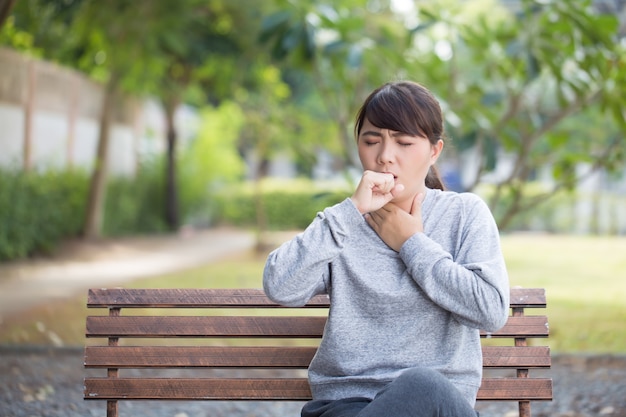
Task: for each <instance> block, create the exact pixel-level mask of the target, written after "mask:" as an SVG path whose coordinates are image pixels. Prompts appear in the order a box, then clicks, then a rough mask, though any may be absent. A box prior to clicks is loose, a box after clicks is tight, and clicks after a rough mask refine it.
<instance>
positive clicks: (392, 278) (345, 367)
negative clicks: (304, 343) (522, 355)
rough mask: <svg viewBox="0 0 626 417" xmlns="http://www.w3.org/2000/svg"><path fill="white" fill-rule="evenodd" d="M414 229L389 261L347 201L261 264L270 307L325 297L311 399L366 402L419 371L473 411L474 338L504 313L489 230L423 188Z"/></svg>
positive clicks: (482, 219) (471, 207)
mask: <svg viewBox="0 0 626 417" xmlns="http://www.w3.org/2000/svg"><path fill="white" fill-rule="evenodd" d="M422 220H423V222H424V233H417V234H415V235H413V236H412V237H411V238H410V239H408V240H407V241H406V242H405V243H404V245H403V246H402V248H401V249H400V252H396V251H394V250H393V249H391V248H389V247H388V246H387V245H386V244H385V243H384V242H383V241H382V240H381V239H380V238H379V237H378V235H377V234H376V232H375V231H374V230H373V229H371V228H370V226H369V225H368V224H367V222H366V221H365V219H364V218H363V216H362V215H361V214H360V213H359V211H358V210H357V209H356V207H355V206H354V204H353V203H352V201H351V200H350V199H346V200H345V201H343V202H341V203H339V204H337V205H335V206H333V207H329V208H326V209H325V210H324V211H323V212H320V213H318V215H317V216H316V218H315V220H314V221H313V222H312V223H311V224H310V225H309V226H308V227H307V228H306V230H305V231H304V232H303V233H301V234H299V235H298V236H296V237H295V238H294V239H292V240H291V241H288V242H285V243H284V244H283V245H281V246H280V247H279V248H278V249H276V250H275V251H273V252H272V253H271V254H270V255H269V257H268V259H267V263H266V265H265V271H264V274H263V286H264V290H265V293H266V294H267V295H268V297H269V298H270V299H272V300H274V301H275V302H278V303H280V304H283V305H287V306H301V305H304V304H305V303H306V302H307V301H308V300H309V299H310V298H311V297H312V296H314V295H316V294H328V295H329V296H330V303H331V307H330V311H329V316H328V321H327V323H326V327H325V329H324V336H323V338H322V341H321V343H320V346H319V348H318V351H317V353H316V355H315V357H314V358H313V361H312V362H311V365H310V367H309V383H310V386H311V392H312V393H313V398H314V399H327V400H333V399H340V398H346V397H369V398H373V397H374V396H375V395H376V393H377V392H378V391H380V390H381V389H382V388H383V387H384V386H385V385H386V384H388V383H389V382H391V381H392V380H393V379H395V378H396V377H397V376H398V375H399V374H400V373H401V372H402V371H403V370H405V369H408V368H412V367H427V368H431V369H435V370H437V371H439V372H441V373H442V374H443V375H444V376H446V377H447V378H448V379H449V380H450V381H451V382H452V383H453V384H454V385H455V386H456V387H457V388H458V389H459V390H460V391H461V392H462V393H463V395H464V396H465V397H466V398H467V401H468V402H469V403H470V404H471V405H472V406H473V405H474V404H475V401H476V393H477V391H478V388H479V386H480V380H481V376H482V375H481V373H482V355H481V347H480V338H479V329H483V330H485V331H488V332H493V331H496V330H498V329H499V328H501V327H502V326H503V325H504V323H505V322H506V320H507V316H508V311H509V310H508V308H509V285H508V276H507V272H506V267H505V263H504V259H503V257H502V253H501V250H500V239H499V233H498V229H497V226H496V224H495V222H494V220H493V217H492V215H491V213H490V211H489V209H488V207H487V206H486V204H485V203H484V202H483V201H482V200H481V199H480V198H479V197H477V196H476V195H473V194H469V193H463V194H457V193H454V192H443V191H440V190H428V191H427V193H426V198H425V200H424V202H423V204H422Z"/></svg>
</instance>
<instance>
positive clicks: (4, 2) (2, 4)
mask: <svg viewBox="0 0 626 417" xmlns="http://www.w3.org/2000/svg"><path fill="white" fill-rule="evenodd" d="M16 1H17V0H0V28H2V25H3V24H4V22H5V21H6V20H7V19H8V18H9V16H10V15H11V9H13V6H14V5H15V3H16Z"/></svg>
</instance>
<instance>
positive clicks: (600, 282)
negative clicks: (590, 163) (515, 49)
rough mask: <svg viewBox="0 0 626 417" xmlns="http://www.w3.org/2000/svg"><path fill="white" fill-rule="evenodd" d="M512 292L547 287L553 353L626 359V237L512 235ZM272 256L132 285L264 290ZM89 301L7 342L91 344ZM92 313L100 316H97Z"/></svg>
mask: <svg viewBox="0 0 626 417" xmlns="http://www.w3.org/2000/svg"><path fill="white" fill-rule="evenodd" d="M502 247H503V250H504V254H505V258H506V261H507V266H508V270H509V276H510V282H511V285H512V286H522V287H542V288H545V289H546V292H547V295H548V307H547V309H546V310H539V311H538V312H537V313H536V314H543V313H547V314H548V316H549V320H550V332H551V336H550V338H549V339H548V340H547V341H541V340H540V341H538V342H537V344H544V343H545V342H547V343H548V344H549V345H550V346H551V347H552V350H553V352H557V353H558V352H562V353H626V301H625V300H626V238H623V237H622V238H614V237H585V236H552V235H543V234H541V235H539V234H512V235H504V236H503V237H502ZM264 260H265V257H264V256H255V255H254V254H252V253H242V254H239V255H238V256H235V257H232V258H229V259H225V260H223V261H220V262H217V263H214V264H210V265H207V266H204V267H201V268H195V269H191V270H186V271H181V272H179V273H176V274H168V275H164V276H159V277H153V278H148V279H142V280H138V281H134V282H132V283H129V284H128V285H127V286H128V287H135V288H142V287H143V288H159V287H161V288H167V287H169V288H175V287H177V288H184V287H187V288H194V287H208V288H234V287H255V288H258V287H260V285H261V272H262V269H263V263H264ZM84 304H85V297H84V295H83V296H80V297H76V298H73V299H70V300H68V301H66V302H62V303H55V304H51V305H47V306H41V307H38V308H35V309H32V310H30V311H28V312H27V313H26V314H24V315H21V316H20V317H13V318H8V319H5V321H4V322H2V323H0V344H48V345H51V344H57V345H71V346H73V345H83V344H84V342H85V339H84V318H85V316H86V314H87V309H86V308H85V307H84ZM90 314H98V313H97V312H96V313H94V312H93V311H92V312H90Z"/></svg>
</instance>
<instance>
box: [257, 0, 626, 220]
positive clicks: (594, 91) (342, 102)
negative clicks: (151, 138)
mask: <svg viewBox="0 0 626 417" xmlns="http://www.w3.org/2000/svg"><path fill="white" fill-rule="evenodd" d="M277 4H278V7H279V8H280V11H278V12H276V13H274V14H272V15H270V16H269V17H268V18H267V19H266V22H265V25H264V29H265V31H264V32H263V34H262V39H263V40H265V41H266V42H271V43H272V45H273V51H274V56H275V57H276V58H278V59H284V58H288V59H286V60H283V61H282V62H283V65H284V66H285V67H287V68H289V67H290V66H294V65H295V66H297V67H298V68H301V69H303V70H307V71H308V72H309V73H310V74H312V77H313V78H314V79H315V81H316V83H315V85H316V88H318V89H319V91H321V94H323V97H324V101H325V102H326V103H327V104H328V108H329V114H331V115H332V116H331V117H332V118H333V119H334V120H335V122H336V123H338V125H339V126H340V127H341V132H342V143H343V145H344V158H345V159H346V160H347V161H349V162H348V163H352V164H355V165H356V161H355V158H353V157H352V158H351V155H349V154H348V151H347V150H348V149H350V143H351V142H350V141H351V140H352V136H351V135H350V133H349V129H348V128H347V126H349V115H351V114H353V112H354V110H355V105H356V103H359V102H360V101H361V100H362V98H363V94H365V92H367V91H369V90H370V89H371V88H372V87H373V86H376V85H379V84H380V83H381V82H383V81H387V80H390V79H394V78H410V79H414V80H417V81H420V82H422V83H424V84H426V85H427V86H428V87H429V88H431V89H432V90H433V91H434V92H435V93H436V94H438V96H439V98H440V101H441V102H442V105H443V107H444V112H445V114H446V120H447V124H448V131H449V132H450V134H451V136H452V137H453V138H454V142H455V144H456V147H457V149H460V150H464V149H469V148H473V149H475V150H477V155H478V158H479V160H478V161H477V163H476V166H477V169H476V173H475V175H474V178H473V179H472V182H473V184H472V185H471V187H470V189H473V188H474V187H475V186H476V185H478V184H481V183H484V182H485V181H486V178H487V176H488V175H489V174H491V173H493V171H494V169H495V168H496V161H497V160H498V158H499V157H500V155H501V154H502V153H505V154H506V155H510V156H512V157H513V164H512V168H511V170H510V172H509V173H508V175H506V176H505V177H504V178H501V179H498V180H497V182H496V183H495V191H494V192H493V194H492V195H491V198H490V206H491V208H492V210H494V212H495V213H496V217H497V221H498V223H499V224H500V226H501V227H502V228H505V227H506V226H507V225H508V224H509V223H510V222H511V220H512V219H513V218H514V217H515V216H516V215H517V214H519V213H521V212H523V211H525V210H529V209H531V208H532V207H535V206H536V205H537V204H539V203H541V202H542V201H544V200H545V199H546V198H549V197H551V196H553V195H555V194H556V192H557V191H559V190H563V189H571V188H573V187H574V186H575V185H576V184H577V183H578V182H579V181H581V180H582V178H580V177H577V176H576V167H577V166H578V165H579V164H581V163H588V164H590V166H591V167H592V168H593V169H615V168H616V167H619V166H622V165H621V164H623V162H624V160H625V155H624V151H623V149H624V139H623V131H624V127H625V123H624V117H625V116H624V113H623V110H622V107H623V106H622V104H621V97H623V96H624V93H625V88H626V83H625V80H626V72H625V71H624V70H623V69H624V64H625V62H624V60H625V54H624V47H623V42H620V39H619V32H618V25H617V23H618V22H617V19H616V17H615V16H613V15H607V14H601V13H599V12H598V11H597V10H596V9H594V7H593V4H592V2H591V1H589V0H582V1H578V2H574V3H564V2H551V1H548V2H546V1H535V0H522V1H520V4H519V10H518V11H513V10H511V9H507V8H505V7H504V6H503V5H502V4H501V3H500V2H497V1H489V0H480V1H477V0H474V1H471V2H456V1H442V2H437V4H436V5H434V4H432V3H431V2H415V3H414V6H413V7H412V8H409V9H406V10H402V11H400V13H398V11H397V10H394V4H392V3H388V2H385V1H381V2H376V3H372V2H366V1H357V0H352V1H349V2H342V3H341V5H336V4H333V3H331V2H328V1H324V0H310V1H308V2H299V3H298V6H295V5H292V4H291V3H290V2H278V3H277ZM594 114H595V115H598V114H603V115H610V117H608V118H607V117H605V116H602V117H601V118H599V116H595V118H594V119H593V120H596V121H597V122H602V123H607V122H608V124H607V126H606V134H604V135H599V137H597V136H596V137H594V138H593V140H588V139H587V138H584V137H583V136H581V132H576V133H577V137H575V138H574V137H572V131H571V123H568V122H569V121H571V120H575V119H577V118H580V117H583V116H582V115H587V116H584V117H594V116H592V115H594ZM585 139H587V140H585ZM545 167H552V174H553V176H554V179H555V184H554V187H553V188H552V189H550V190H547V192H546V193H545V194H542V195H540V196H536V195H535V196H530V195H528V193H527V188H526V187H525V184H527V182H528V181H529V180H531V179H532V178H534V176H536V175H537V174H538V172H539V171H540V170H542V169H544V168H545Z"/></svg>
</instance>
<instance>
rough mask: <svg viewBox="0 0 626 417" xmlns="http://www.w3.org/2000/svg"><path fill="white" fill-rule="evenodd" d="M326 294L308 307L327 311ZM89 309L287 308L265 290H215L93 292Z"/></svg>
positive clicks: (315, 299)
mask: <svg viewBox="0 0 626 417" xmlns="http://www.w3.org/2000/svg"><path fill="white" fill-rule="evenodd" d="M328 305H329V299H328V296H326V295H319V296H316V297H313V298H312V299H311V300H310V301H309V302H308V303H307V304H306V306H307V308H311V307H314V308H315V307H317V308H327V307H328ZM87 307H90V308H97V307H123V308H148V307H158V308H285V307H284V306H282V305H279V304H276V303H274V302H273V301H271V300H270V299H269V298H267V296H266V295H265V293H264V292H263V290H260V289H253V288H244V289H222V288H219V289H215V288H176V289H171V288H154V289H135V288H110V289H107V288H102V289H90V290H89V292H88V294H87Z"/></svg>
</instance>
